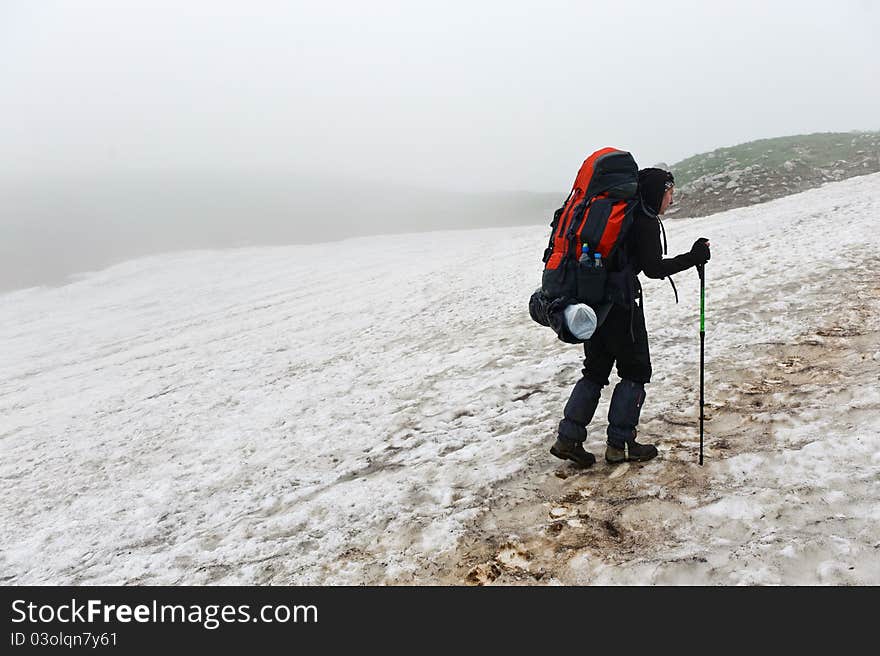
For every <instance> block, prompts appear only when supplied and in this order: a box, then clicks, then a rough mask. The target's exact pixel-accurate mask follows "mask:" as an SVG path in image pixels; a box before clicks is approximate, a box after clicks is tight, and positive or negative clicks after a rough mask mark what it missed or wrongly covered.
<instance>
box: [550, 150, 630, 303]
mask: <svg viewBox="0 0 880 656" xmlns="http://www.w3.org/2000/svg"><path fill="white" fill-rule="evenodd" d="M638 182H639V167H638V165H637V164H636V162H635V160H634V159H633V156H632V155H631V154H630V153H628V152H625V151H622V150H617V149H616V148H603V149H601V150H597V151H596V152H595V153H593V154H592V155H590V156H589V157H587V159H586V160H584V163H583V164H582V165H581V168H580V170H579V171H578V174H577V177H576V178H575V180H574V185H573V186H572V189H571V193H569V195H568V198H567V199H566V200H565V203H564V204H563V205H562V207H560V208H559V209H558V210H556V212H555V213H554V215H553V222H552V223H551V224H550V226H551V228H552V232H551V234H550V243H549V244H548V246H547V249H546V250H545V251H544V273H543V276H542V279H541V291H542V292H543V294H544V296H545V297H547V298H549V299H560V298H563V299H567V300H568V301H570V302H581V303H586V304H587V305H589V306H591V307H593V308H594V309H597V308H598V307H599V306H601V305H603V304H607V303H609V302H610V301H612V300H614V297H616V296H617V294H614V293H613V290H609V289H607V287H608V285H607V282H608V273H609V269H610V271H611V273H612V277H614V278H616V277H617V276H613V273H614V272H617V271H620V270H621V269H622V268H623V266H624V262H623V260H624V259H625V258H624V254H623V253H622V252H621V250H622V249H620V248H619V246H620V244H622V243H623V242H624V240H625V238H626V235H627V234H628V231H629V228H630V226H631V225H632V221H633V210H634V209H635V207H636V205H637V204H638Z"/></svg>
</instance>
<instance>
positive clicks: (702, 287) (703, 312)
mask: <svg viewBox="0 0 880 656" xmlns="http://www.w3.org/2000/svg"><path fill="white" fill-rule="evenodd" d="M705 267H706V265H705V264H698V265H697V273H699V274H700V466H701V467H702V466H703V419H704V415H703V373H704V372H705V369H706V368H705V349H706V269H705Z"/></svg>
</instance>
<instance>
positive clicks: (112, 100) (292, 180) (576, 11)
mask: <svg viewBox="0 0 880 656" xmlns="http://www.w3.org/2000/svg"><path fill="white" fill-rule="evenodd" d="M728 4H731V5H733V6H718V5H716V4H715V3H700V2H681V1H675V0H669V1H667V2H664V3H655V2H635V1H621V2H616V3H605V2H601V3H600V2H553V1H550V2H519V3H518V2H513V1H511V0H509V1H507V2H501V1H494V0H493V1H487V2H479V1H471V2H466V3H465V2H452V1H447V2H430V1H429V2H403V1H400V2H388V1H384V0H375V1H373V2H367V3H363V2H350V1H342V0H341V1H337V2H334V3H319V2H270V1H264V2H224V1H215V2H211V3H177V2H165V1H150V2H147V1H146V0H143V1H136V0H131V1H128V2H126V1H120V2H109V1H108V2H96V1H93V0H78V1H76V2H72V1H71V2H62V1H57V2H51V1H46V2H40V3H34V2H25V1H20V2H19V1H10V0H4V1H3V2H2V3H0V73H2V77H0V79H2V81H3V92H2V94H3V95H2V103H0V259H2V263H0V289H11V288H15V287H20V286H26V285H32V284H43V283H48V284H54V283H57V282H60V281H62V280H63V278H64V276H65V275H66V274H68V273H72V272H76V271H82V270H88V269H93V268H97V267H101V266H105V265H106V264H109V263H111V262H114V261H118V260H120V259H125V258H127V257H132V256H137V255H141V254H146V253H152V252H158V251H161V250H172V249H179V248H198V247H225V246H236V245H245V244H254V245H255V244H280V243H297V242H306V241H321V240H332V239H339V238H343V237H345V236H347V235H353V234H369V233H376V232H388V231H398V230H410V229H412V230H429V229H438V228H454V227H470V226H483V225H514V224H520V223H523V222H532V223H541V222H546V221H548V220H549V218H550V216H549V212H551V211H552V208H553V206H554V205H555V204H558V200H559V199H561V198H562V197H564V196H565V193H566V191H567V190H568V187H569V186H570V184H571V180H572V178H573V176H574V173H575V172H576V170H577V167H578V165H579V164H580V162H581V161H582V160H583V158H584V156H585V155H586V154H588V153H589V152H590V151H592V150H595V149H596V148H599V147H602V146H606V145H614V146H617V147H620V148H624V149H627V150H630V151H632V152H633V153H634V154H635V156H636V158H637V160H638V161H639V162H640V163H641V164H642V165H645V166H646V165H651V164H655V163H657V162H660V161H663V162H668V163H673V162H675V161H678V160H681V159H683V158H685V157H687V156H689V155H692V154H695V153H698V152H704V151H707V150H711V149H714V148H717V147H720V146H725V145H733V144H736V143H740V142H743V141H750V140H753V139H758V138H765V137H773V136H781V135H786V134H797V133H809V132H827V131H845V130H853V129H878V128H880V122H878V118H877V117H878V116H880V85H878V84H877V80H878V79H880V45H878V44H880V40H878V39H877V38H876V34H877V33H878V30H880V9H878V7H877V5H876V3H873V2H871V1H870V0H862V1H855V0H852V1H841V2H837V3H834V5H833V8H832V7H831V6H830V5H828V4H827V3H820V2H776V3H767V4H766V5H765V3H762V2H750V1H746V2H739V3H728Z"/></svg>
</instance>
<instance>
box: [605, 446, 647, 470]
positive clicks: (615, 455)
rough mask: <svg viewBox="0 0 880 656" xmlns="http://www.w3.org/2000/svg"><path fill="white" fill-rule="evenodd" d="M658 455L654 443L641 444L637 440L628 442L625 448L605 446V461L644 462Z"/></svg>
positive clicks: (616, 463)
mask: <svg viewBox="0 0 880 656" xmlns="http://www.w3.org/2000/svg"><path fill="white" fill-rule="evenodd" d="M656 455H657V447H656V446H654V445H653V444H639V443H638V442H636V441H632V442H626V443H625V444H624V445H623V448H618V447H616V446H612V445H610V444H609V445H608V446H607V447H606V448H605V462H607V463H609V464H611V465H618V464H620V463H621V462H644V461H645V460H650V459H651V458H653V457H655V456H656Z"/></svg>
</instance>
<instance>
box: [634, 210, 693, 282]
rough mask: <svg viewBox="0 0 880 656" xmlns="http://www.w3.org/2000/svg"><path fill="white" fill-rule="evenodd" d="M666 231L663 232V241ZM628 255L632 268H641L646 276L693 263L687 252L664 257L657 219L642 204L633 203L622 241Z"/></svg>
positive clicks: (636, 270) (666, 273) (657, 275)
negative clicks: (632, 210) (625, 238)
mask: <svg viewBox="0 0 880 656" xmlns="http://www.w3.org/2000/svg"><path fill="white" fill-rule="evenodd" d="M665 242H666V235H665V234H664V235H663V244H665ZM625 248H626V254H627V259H628V261H629V263H630V266H631V267H632V269H633V272H634V273H635V274H636V275H638V274H639V273H641V272H642V271H644V272H645V275H646V276H648V277H649V278H665V277H666V276H671V275H673V274H675V273H678V272H679V271H684V270H685V269H689V268H690V267H692V266H695V265H696V262H694V260H693V257H692V256H691V254H690V253H682V254H681V255H676V256H675V257H667V258H664V257H663V251H664V250H665V248H664V247H663V245H661V242H660V219H659V218H658V216H657V215H656V214H655V213H654V212H652V211H651V210H650V209H648V208H646V207H645V206H644V205H643V204H641V203H640V204H639V206H638V207H636V209H635V211H634V215H633V225H632V228H631V229H630V232H629V235H627V243H626V245H625Z"/></svg>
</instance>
